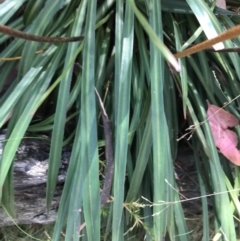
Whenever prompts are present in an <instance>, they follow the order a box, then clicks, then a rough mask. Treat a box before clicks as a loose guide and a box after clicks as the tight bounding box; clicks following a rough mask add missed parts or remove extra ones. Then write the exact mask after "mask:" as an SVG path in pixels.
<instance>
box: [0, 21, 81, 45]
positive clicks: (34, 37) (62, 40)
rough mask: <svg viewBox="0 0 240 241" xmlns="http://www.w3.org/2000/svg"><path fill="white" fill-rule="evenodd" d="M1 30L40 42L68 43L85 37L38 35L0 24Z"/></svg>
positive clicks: (14, 35)
mask: <svg viewBox="0 0 240 241" xmlns="http://www.w3.org/2000/svg"><path fill="white" fill-rule="evenodd" d="M0 32H1V33H4V34H7V35H10V36H12V37H14V38H21V39H25V40H29V41H35V42H40V43H68V42H76V41H81V40H83V39H84V37H83V36H77V37H66V38H60V37H44V36H37V35H33V34H29V33H25V32H22V31H19V30H16V29H12V28H9V27H8V26H6V25H0Z"/></svg>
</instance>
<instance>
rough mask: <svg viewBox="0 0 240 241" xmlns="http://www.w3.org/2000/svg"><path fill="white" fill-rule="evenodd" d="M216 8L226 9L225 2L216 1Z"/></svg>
mask: <svg viewBox="0 0 240 241" xmlns="http://www.w3.org/2000/svg"><path fill="white" fill-rule="evenodd" d="M216 6H218V7H219V8H223V9H226V0H217V1H216Z"/></svg>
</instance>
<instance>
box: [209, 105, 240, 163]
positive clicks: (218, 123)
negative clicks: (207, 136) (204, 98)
mask: <svg viewBox="0 0 240 241" xmlns="http://www.w3.org/2000/svg"><path fill="white" fill-rule="evenodd" d="M207 103H208V110H207V117H208V121H209V125H210V128H211V131H212V135H213V139H214V143H215V145H216V147H217V148H218V149H219V151H220V152H221V153H222V154H223V155H224V156H225V157H226V158H227V159H228V160H229V161H231V162H232V163H234V164H235V165H238V166H240V151H239V150H238V149H237V143H238V137H237V134H236V133H235V132H234V131H232V130H229V129H228V128H229V127H234V126H236V125H238V124H239V121H238V119H237V118H236V117H235V116H233V115H232V114H230V113H229V112H227V111H225V110H223V109H221V108H219V107H217V106H215V105H211V104H209V102H207Z"/></svg>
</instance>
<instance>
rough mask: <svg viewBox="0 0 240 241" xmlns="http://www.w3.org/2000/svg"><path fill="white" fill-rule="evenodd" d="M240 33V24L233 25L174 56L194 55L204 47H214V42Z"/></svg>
mask: <svg viewBox="0 0 240 241" xmlns="http://www.w3.org/2000/svg"><path fill="white" fill-rule="evenodd" d="M239 35H240V25H237V26H236V27H233V28H231V29H228V30H227V31H226V32H224V33H221V34H219V35H218V36H217V37H215V38H213V39H209V40H206V41H203V42H202V43H199V44H196V45H194V46H193V47H191V48H189V49H186V50H184V51H182V52H179V53H176V54H175V55H174V56H175V58H177V59H179V58H183V57H186V56H188V55H192V54H194V53H197V52H200V51H202V50H204V49H207V48H210V47H212V46H213V45H214V44H217V43H220V42H223V41H226V40H229V39H232V38H236V37H238V36H239Z"/></svg>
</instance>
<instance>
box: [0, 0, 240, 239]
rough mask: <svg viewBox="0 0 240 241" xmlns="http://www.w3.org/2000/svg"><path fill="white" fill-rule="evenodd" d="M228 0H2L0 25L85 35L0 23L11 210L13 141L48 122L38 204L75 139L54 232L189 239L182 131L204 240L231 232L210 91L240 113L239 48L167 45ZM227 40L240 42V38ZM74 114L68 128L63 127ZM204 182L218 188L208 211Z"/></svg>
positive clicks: (227, 19)
mask: <svg viewBox="0 0 240 241" xmlns="http://www.w3.org/2000/svg"><path fill="white" fill-rule="evenodd" d="M227 5H228V6H229V7H231V9H228V10H223V9H219V8H218V7H216V6H215V3H214V1H213V2H212V1H204V0H199V1H191V0H186V1H180V0H179V1H177V0H172V1H165V0H162V1H160V0H152V1H140V0H139V1H138V0H135V1H134V0H125V1H123V0H117V1H114V0H101V1H97V0H91V1H88V0H81V1H76V0H72V1H63V0H59V1H50V0H47V1H43V0H39V1H26V0H18V1H13V0H5V1H3V2H2V3H1V4H0V24H1V25H7V26H8V27H10V28H13V29H17V30H20V31H23V32H25V33H29V34H34V35H38V36H54V37H56V36H57V37H69V36H84V39H83V40H82V41H78V42H72V43H40V42H33V41H28V40H24V39H20V38H13V37H11V36H10V35H7V34H5V33H4V34H3V33H2V34H0V93H1V96H0V97H1V99H0V110H1V111H0V125H1V126H0V127H1V128H2V129H3V128H7V135H6V142H4V149H3V154H2V156H1V166H0V167H1V169H0V187H1V188H0V198H1V203H2V205H3V206H4V208H6V210H7V211H8V212H9V214H11V215H14V192H13V175H12V163H13V160H14V156H15V153H16V150H17V148H18V146H19V144H20V142H21V140H22V138H24V136H25V135H26V133H29V132H32V133H34V134H35V135H36V134H40V133H42V132H44V133H45V135H49V137H50V140H51V143H50V155H49V170H48V180H47V193H46V207H49V206H50V204H51V201H52V198H53V194H54V190H55V186H56V182H57V176H58V170H59V166H60V160H61V152H62V147H63V146H64V145H71V147H72V151H71V157H70V160H69V168H68V173H67V177H66V181H65V185H64V189H63V193H62V197H61V202H60V206H59V210H58V216H57V220H56V223H55V227H54V232H53V234H52V237H51V238H52V240H54V241H57V240H60V236H61V232H62V230H64V235H65V236H64V237H65V238H64V239H65V240H89V241H97V240H113V241H120V240H181V241H185V240H186V241H187V240H193V239H192V238H191V231H192V230H189V228H188V226H187V224H186V212H184V211H183V207H182V203H181V200H180V194H179V191H177V183H176V180H175V175H174V162H175V160H176V159H177V155H178V154H177V153H178V152H179V148H178V139H181V137H183V138H185V140H186V141H185V143H188V145H189V149H192V152H193V155H194V157H195V159H194V160H195V161H194V165H195V167H196V170H197V174H198V184H199V186H200V192H201V197H199V198H201V201H202V214H201V215H202V216H201V217H202V220H201V222H202V225H203V228H202V240H209V239H210V237H215V240H231V241H232V240H237V236H238V235H237V234H238V233H239V229H238V228H236V226H239V225H238V220H239V213H240V203H239V200H238V193H239V191H238V190H239V188H240V182H239V177H240V176H239V175H240V174H239V168H238V167H235V168H232V167H231V165H230V163H229V161H228V160H226V159H225V158H224V157H223V156H222V155H221V154H220V153H218V150H217V148H216V146H215V144H214V141H213V138H212V133H211V130H210V127H209V124H208V121H207V116H206V111H207V102H206V100H208V101H209V102H210V103H212V104H215V105H217V106H219V107H222V106H224V105H225V104H226V103H229V104H228V105H227V106H226V108H225V109H226V110H228V111H229V112H231V113H232V114H234V115H235V116H236V117H237V118H239V117H240V114H239V104H240V99H239V98H236V97H237V96H238V95H239V93H240V88H239V79H240V69H239V61H240V59H239V54H238V53H237V52H234V53H233V52H231V53H219V52H212V51H211V49H210V50H209V51H200V52H199V53H196V54H194V55H191V56H187V57H186V58H181V59H179V60H178V61H177V60H176V59H175V57H174V54H175V53H176V52H180V51H183V50H184V49H185V48H187V47H189V46H190V45H191V44H193V43H194V44H197V43H200V42H202V41H204V40H205V39H207V38H211V37H214V36H216V35H218V34H220V33H222V32H224V31H225V30H226V29H228V28H232V27H234V26H235V25H237V24H238V23H239V17H238V15H237V14H236V11H237V9H236V8H237V5H238V1H233V0H231V1H228V2H227ZM235 14H236V15H235ZM206 36H207V37H206ZM224 45H225V46H226V47H227V48H232V47H239V46H240V39H239V38H236V39H234V40H228V41H226V42H224ZM16 69H17V75H16V76H14V77H12V75H10V74H11V73H12V72H14V70H16ZM9 76H10V77H9ZM7 85H8V86H9V87H8V88H7V89H6V86H7ZM95 88H96V90H97V92H98V93H99V95H100V97H101V99H102V100H103V106H104V109H105V111H106V116H107V117H108V119H107V121H109V122H110V123H111V126H112V135H113V138H112V143H111V144H112V145H113V151H114V172H113V173H114V176H113V184H112V189H111V196H110V197H109V199H108V202H107V203H106V204H105V203H104V204H105V205H104V206H103V205H102V206H103V208H102V209H101V191H100V190H101V189H102V187H103V185H102V182H103V183H104V182H106V181H108V180H105V179H104V178H102V175H101V173H102V171H104V166H106V170H107V168H108V166H107V165H111V164H107V165H106V164H105V162H102V159H103V158H102V154H106V156H107V155H108V154H109V149H108V147H109V146H108V145H109V143H108V139H106V138H107V137H106V136H107V135H108V134H109V133H110V132H111V130H110V132H109V131H108V132H107V133H105V135H104V131H106V129H105V126H104V128H103V125H102V124H101V122H99V118H98V116H99V113H100V112H103V109H101V108H100V107H99V101H98V99H97V97H96V92H95ZM44 108H45V109H44ZM43 109H44V111H43ZM40 110H41V111H40ZM102 114H103V113H102ZM9 118H10V119H9ZM8 119H9V120H8ZM70 121H72V123H74V128H70V129H71V130H72V132H70V133H67V126H68V123H70ZM183 122H185V124H184V125H183V126H184V128H182V123H183ZM99 123H100V124H99ZM188 127H191V129H190V131H189V132H188V133H186V132H185V129H186V128H188ZM234 130H235V131H236V133H237V134H239V133H240V130H239V127H236V128H235V129H234ZM185 134H187V135H185ZM110 140H111V139H110ZM104 147H105V148H104ZM110 151H111V150H110ZM100 160H101V161H100ZM99 163H100V164H99ZM233 169H234V170H233ZM110 177H111V175H110ZM110 184H111V183H110ZM233 190H234V191H233ZM206 194H214V195H213V196H212V205H213V210H210V211H211V216H212V214H213V218H211V219H210V214H209V213H210V211H209V208H211V207H210V206H209V205H208V200H207V196H206ZM210 221H211V222H212V223H213V224H214V230H213V229H211V230H210V224H209V223H210ZM79 230H81V231H79ZM217 237H218V239H216V238H217Z"/></svg>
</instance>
